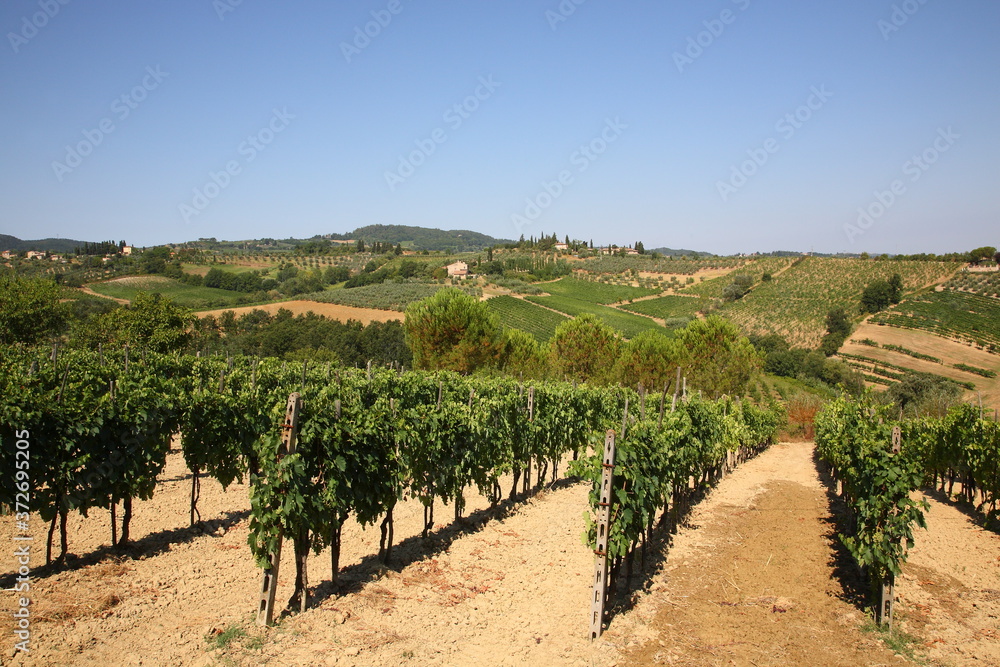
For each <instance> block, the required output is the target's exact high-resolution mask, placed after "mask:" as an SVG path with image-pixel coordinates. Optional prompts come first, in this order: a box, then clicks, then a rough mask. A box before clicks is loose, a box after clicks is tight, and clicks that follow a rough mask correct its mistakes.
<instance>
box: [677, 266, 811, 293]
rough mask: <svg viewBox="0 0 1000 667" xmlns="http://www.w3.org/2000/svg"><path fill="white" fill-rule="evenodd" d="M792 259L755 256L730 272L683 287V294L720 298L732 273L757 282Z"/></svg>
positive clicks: (782, 267) (780, 269)
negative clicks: (748, 277) (745, 276)
mask: <svg viewBox="0 0 1000 667" xmlns="http://www.w3.org/2000/svg"><path fill="white" fill-rule="evenodd" d="M794 261H795V260H792V259H789V258H788V257H760V258H755V259H752V260H750V261H748V262H747V263H746V264H744V265H743V266H741V267H739V268H738V269H736V270H734V271H733V272H732V273H730V274H727V275H724V276H719V277H718V278H712V279H711V280H706V281H704V282H699V283H695V284H693V285H689V286H687V287H686V288H684V290H683V291H684V293H685V294H695V295H698V296H702V297H710V298H712V299H718V300H721V299H722V292H723V290H724V289H726V287H727V286H728V285H729V284H730V283H732V282H733V276H734V275H736V274H743V275H747V276H750V277H751V278H752V279H753V281H754V283H759V282H761V280H762V278H763V276H764V274H775V273H778V272H780V271H782V270H784V269H786V268H788V266H789V265H790V264H792V263H793V262H794Z"/></svg>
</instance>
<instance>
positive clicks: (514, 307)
mask: <svg viewBox="0 0 1000 667" xmlns="http://www.w3.org/2000/svg"><path fill="white" fill-rule="evenodd" d="M486 306H487V307H488V308H489V309H490V310H492V311H493V312H494V313H496V314H497V315H499V316H500V321H501V322H502V323H503V325H504V326H506V327H511V328H513V329H521V330H522V331H527V332H528V333H530V334H531V335H532V336H534V337H535V338H536V339H538V341H539V342H541V343H544V342H546V341H548V340H549V339H550V338H552V335H553V334H554V333H555V332H556V327H557V326H559V325H560V324H562V323H563V322H565V321H566V319H567V318H566V317H564V316H562V315H560V314H558V313H553V312H552V311H551V310H546V309H544V308H541V307H539V306H536V305H535V304H533V303H528V302H527V301H525V300H524V299H516V298H514V297H512V296H497V297H493V298H492V299H490V300H489V301H487V302H486Z"/></svg>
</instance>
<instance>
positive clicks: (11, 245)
mask: <svg viewBox="0 0 1000 667" xmlns="http://www.w3.org/2000/svg"><path fill="white" fill-rule="evenodd" d="M84 243H85V241H74V240H73V239H37V240H34V241H22V240H21V239H19V238H17V237H16V236H10V235H9V234H0V250H15V251H17V252H25V251H26V250H39V251H46V250H47V251H48V252H73V250H75V249H76V248H77V247H78V246H82V245H83V244H84Z"/></svg>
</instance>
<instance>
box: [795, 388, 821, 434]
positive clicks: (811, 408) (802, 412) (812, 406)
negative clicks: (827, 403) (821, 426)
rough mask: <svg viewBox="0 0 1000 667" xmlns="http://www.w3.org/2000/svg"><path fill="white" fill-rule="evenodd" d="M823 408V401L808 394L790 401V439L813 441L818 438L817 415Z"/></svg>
mask: <svg viewBox="0 0 1000 667" xmlns="http://www.w3.org/2000/svg"><path fill="white" fill-rule="evenodd" d="M822 407H823V401H822V399H820V398H818V397H816V396H811V395H808V394H801V395H799V396H796V397H795V398H793V399H792V400H791V401H789V403H788V433H787V435H788V437H789V439H792V440H796V439H801V440H803V441H809V440H812V439H813V438H814V437H815V436H816V426H815V421H816V413H817V412H819V411H820V409H821V408H822Z"/></svg>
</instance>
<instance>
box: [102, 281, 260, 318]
mask: <svg viewBox="0 0 1000 667" xmlns="http://www.w3.org/2000/svg"><path fill="white" fill-rule="evenodd" d="M89 287H90V288H91V289H92V290H94V291H95V292H97V293H98V294H103V295H105V296H110V297H114V298H116V299H128V300H129V301H131V300H132V299H134V298H135V296H136V294H138V293H139V292H150V293H154V294H162V295H163V296H164V297H167V298H169V299H172V300H173V301H174V303H176V304H177V305H179V306H184V307H186V308H193V309H196V310H197V309H205V308H224V307H226V306H238V305H246V304H249V303H251V300H250V295H248V294H243V293H241V292H230V291H229V290H224V289H216V288H214V287H194V286H192V285H185V284H184V283H182V282H178V281H176V280H174V279H173V278H164V277H162V276H132V277H128V278H118V279H116V280H111V281H108V282H106V283H93V284H91V285H90V286H89Z"/></svg>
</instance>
